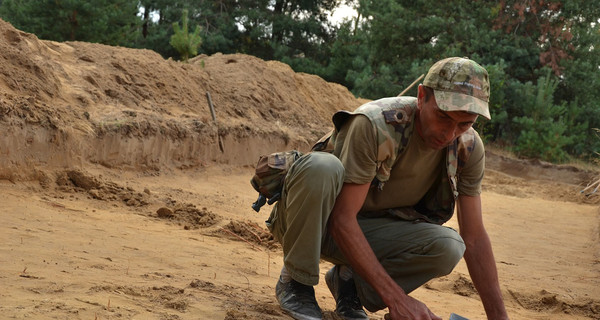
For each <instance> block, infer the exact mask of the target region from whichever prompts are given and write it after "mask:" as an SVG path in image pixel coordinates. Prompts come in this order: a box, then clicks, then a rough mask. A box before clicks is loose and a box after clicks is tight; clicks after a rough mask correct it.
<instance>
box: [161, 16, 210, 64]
mask: <svg viewBox="0 0 600 320" xmlns="http://www.w3.org/2000/svg"><path fill="white" fill-rule="evenodd" d="M181 20H182V23H181V27H180V26H179V22H173V31H174V34H173V35H172V36H171V41H170V42H169V43H170V44H171V46H173V47H174V48H175V50H177V52H179V54H180V55H181V58H182V59H183V61H184V62H187V60H188V58H189V57H193V56H195V55H197V54H198V47H199V46H200V44H202V38H200V26H196V29H195V30H194V33H190V32H189V31H188V11H187V10H183V13H182V17H181Z"/></svg>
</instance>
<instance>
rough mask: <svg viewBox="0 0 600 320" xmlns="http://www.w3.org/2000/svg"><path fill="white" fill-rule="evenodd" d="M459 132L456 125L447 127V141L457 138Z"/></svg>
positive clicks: (445, 135)
mask: <svg viewBox="0 0 600 320" xmlns="http://www.w3.org/2000/svg"><path fill="white" fill-rule="evenodd" d="M457 130H458V128H457V126H454V125H450V126H448V127H446V130H444V138H445V139H446V141H452V140H454V138H456V132H457Z"/></svg>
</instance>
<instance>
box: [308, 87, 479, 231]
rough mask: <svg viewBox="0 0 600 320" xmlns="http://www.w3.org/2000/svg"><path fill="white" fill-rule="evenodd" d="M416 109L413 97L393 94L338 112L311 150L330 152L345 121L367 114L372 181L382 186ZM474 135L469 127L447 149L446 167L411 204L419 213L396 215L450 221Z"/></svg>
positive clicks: (404, 142) (410, 128) (406, 137)
mask: <svg viewBox="0 0 600 320" xmlns="http://www.w3.org/2000/svg"><path fill="white" fill-rule="evenodd" d="M416 110H417V99H416V98H413V97H393V98H383V99H379V100H375V101H371V102H369V103H367V104H364V105H362V106H360V107H359V108H358V109H356V110H355V111H354V112H348V111H339V112H337V113H335V114H334V116H333V123H334V125H335V129H333V130H332V131H331V132H329V133H328V134H327V135H325V136H324V137H323V138H321V139H320V140H319V141H318V142H317V143H316V144H315V145H314V146H313V151H328V152H331V151H333V145H334V142H335V138H336V136H337V132H338V131H339V129H340V128H341V127H342V125H343V124H344V123H345V122H346V120H348V119H349V118H350V117H353V116H355V115H358V114H362V115H365V116H367V118H369V120H370V121H371V123H372V124H373V130H374V134H375V136H376V137H377V144H378V152H377V173H376V175H375V181H374V183H375V184H376V185H377V188H379V189H382V188H383V187H384V184H385V182H386V181H388V180H389V178H390V172H391V169H392V166H393V165H394V163H395V162H396V159H397V157H398V156H399V155H400V154H402V152H404V149H405V148H406V146H407V145H408V141H409V138H410V136H411V135H412V134H413V131H414V120H415V114H416ZM476 134H477V133H476V132H475V130H474V129H473V128H470V129H469V130H467V131H466V132H465V133H463V134H462V135H460V136H459V137H458V138H457V139H455V140H454V141H453V142H452V143H451V144H450V145H449V146H448V147H447V148H446V150H447V153H446V166H445V168H446V170H442V173H441V174H440V176H439V177H438V179H437V180H436V181H435V183H434V184H433V186H432V187H431V188H430V189H429V191H427V193H426V194H425V196H424V197H423V199H421V201H419V203H417V205H415V206H414V209H415V210H416V211H417V212H418V214H416V215H415V213H413V214H410V216H406V214H403V213H399V214H397V215H400V216H402V217H404V218H406V219H409V220H418V219H421V220H425V221H428V222H431V223H436V224H443V223H444V222H446V221H448V220H450V218H451V217H452V215H453V214H454V204H455V201H456V198H457V197H458V190H457V180H458V176H459V174H460V171H461V170H462V168H463V167H464V165H465V164H466V163H467V160H468V159H469V156H470V155H471V153H472V151H473V148H474V145H475V135H476Z"/></svg>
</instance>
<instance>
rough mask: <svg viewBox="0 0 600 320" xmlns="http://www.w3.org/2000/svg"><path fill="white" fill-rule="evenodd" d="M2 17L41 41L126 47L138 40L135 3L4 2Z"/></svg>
mask: <svg viewBox="0 0 600 320" xmlns="http://www.w3.org/2000/svg"><path fill="white" fill-rule="evenodd" d="M0 16H1V17H2V18H3V19H5V20H6V21H9V22H10V23H12V24H13V25H14V26H15V27H16V28H18V29H21V30H24V31H27V32H31V33H34V34H35V35H37V36H38V37H39V38H41V39H47V40H55V41H75V40H77V41H87V42H97V43H104V44H110V45H124V44H127V43H129V42H130V40H131V39H132V38H134V37H136V36H137V35H136V31H137V26H138V25H139V22H140V19H139V18H138V17H137V1H136V0H63V1H54V0H4V1H2V3H1V4H0Z"/></svg>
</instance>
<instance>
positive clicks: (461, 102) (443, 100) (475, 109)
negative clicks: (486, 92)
mask: <svg viewBox="0 0 600 320" xmlns="http://www.w3.org/2000/svg"><path fill="white" fill-rule="evenodd" d="M433 92H434V95H435V102H436V103H437V105H438V107H439V108H440V109H442V110H444V111H465V112H470V113H476V114H479V115H481V116H482V117H484V118H486V119H488V120H490V119H491V118H492V117H491V116H490V109H489V107H488V103H487V102H486V101H483V100H481V99H478V98H475V97H473V96H470V95H468V94H462V93H456V92H449V91H440V90H433Z"/></svg>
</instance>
